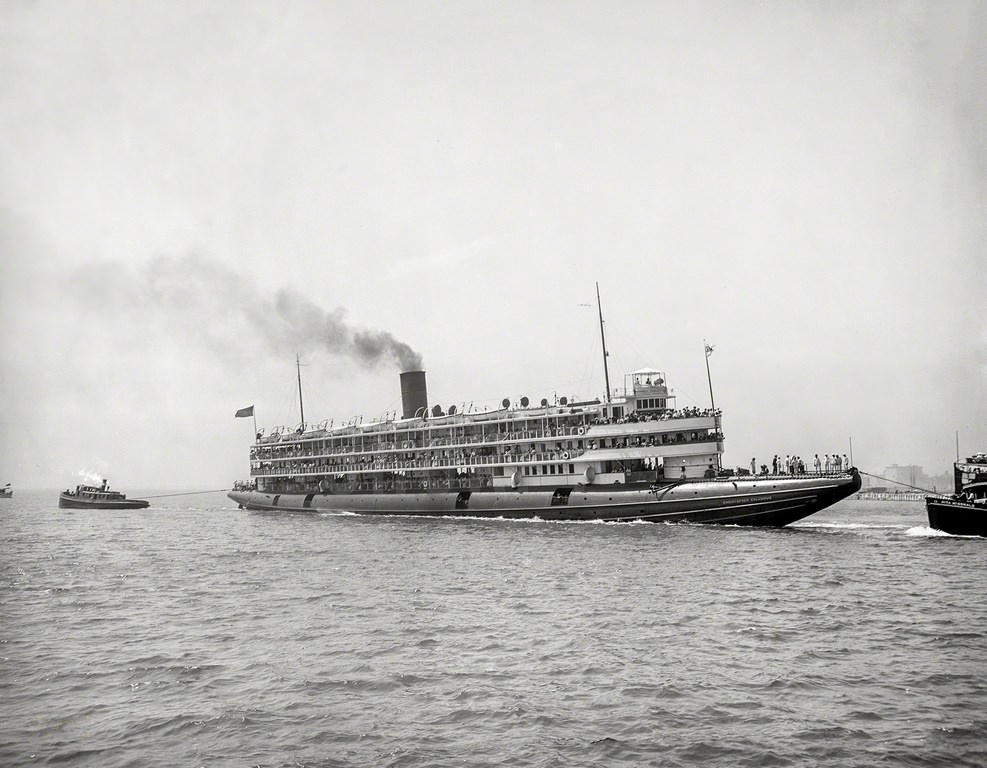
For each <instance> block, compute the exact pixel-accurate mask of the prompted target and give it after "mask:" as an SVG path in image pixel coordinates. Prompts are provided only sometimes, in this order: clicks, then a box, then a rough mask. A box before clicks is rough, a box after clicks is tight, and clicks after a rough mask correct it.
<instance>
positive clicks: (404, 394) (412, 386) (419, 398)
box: [401, 371, 428, 419]
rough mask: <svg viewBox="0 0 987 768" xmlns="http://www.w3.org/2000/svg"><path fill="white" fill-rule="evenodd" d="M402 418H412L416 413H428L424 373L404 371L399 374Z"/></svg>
mask: <svg viewBox="0 0 987 768" xmlns="http://www.w3.org/2000/svg"><path fill="white" fill-rule="evenodd" d="M401 406H402V408H403V409H404V413H403V414H402V418H405V419H411V418H414V416H415V414H416V413H417V412H418V411H423V412H427V411H428V393H427V392H426V391H425V371H405V372H404V373H402V374H401Z"/></svg>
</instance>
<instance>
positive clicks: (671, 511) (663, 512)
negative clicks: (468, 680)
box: [229, 471, 860, 526]
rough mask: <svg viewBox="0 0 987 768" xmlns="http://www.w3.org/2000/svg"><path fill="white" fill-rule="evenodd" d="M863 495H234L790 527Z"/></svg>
mask: <svg viewBox="0 0 987 768" xmlns="http://www.w3.org/2000/svg"><path fill="white" fill-rule="evenodd" d="M858 490H860V476H859V475H858V474H857V472H855V471H854V472H852V473H849V474H845V475H840V476H829V477H793V478H758V479H739V478H738V479H733V480H715V481H690V482H682V483H676V484H673V485H668V486H664V487H661V488H651V487H646V486H645V487H630V486H618V485H613V486H574V487H573V486H568V487H563V488H550V489H546V490H524V491H517V490H478V491H473V492H472V493H471V492H468V491H459V492H457V491H422V492H419V493H394V494H385V493H366V494H336V493H308V494H302V493H283V494H271V493H265V492H262V491H232V492H230V493H229V497H230V498H231V499H233V501H235V502H237V504H239V505H240V506H241V507H244V508H246V509H251V510H283V511H293V512H320V511H321V512H329V511H341V512H352V513H355V514H360V515H379V516H386V515H408V516H420V517H482V518H504V519H538V520H564V521H594V520H596V521H603V522H628V521H644V522H652V523H661V522H668V523H682V522H685V523H704V524H719V525H750V526H783V525H788V524H789V523H793V522H795V521H797V520H801V519H802V518H804V517H808V516H809V515H811V514H813V513H815V512H818V511H819V510H821V509H825V508H826V507H828V506H831V505H832V504H835V503H836V502H838V501H840V500H841V499H845V498H846V497H847V496H849V495H851V494H853V493H855V492H856V491H858Z"/></svg>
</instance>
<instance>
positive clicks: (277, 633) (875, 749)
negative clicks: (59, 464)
mask: <svg viewBox="0 0 987 768" xmlns="http://www.w3.org/2000/svg"><path fill="white" fill-rule="evenodd" d="M133 495H139V494H133ZM56 499H57V494H56V493H49V494H39V493H35V494H30V493H21V494H18V495H17V496H15V497H14V498H13V499H7V500H0V532H2V537H0V538H2V547H3V550H2V559H0V598H2V608H0V611H2V613H0V764H2V765H5V766H28V765H31V766H33V765H55V764H58V765H92V766H101V767H103V766H174V765H203V766H227V765H228V766H245V765H263V766H368V765H374V766H452V765H457V766H462V765H470V766H486V765H489V766H493V765H497V766H560V767H561V766H583V765H585V766H590V765H593V766H595V765H606V766H640V765H662V766H676V765H681V766H692V765H703V766H744V765H749V766H787V765H798V766H802V765H814V766H850V765H889V766H890V765H895V766H898V765H911V766H964V765H969V766H980V765H984V764H987V575H985V571H984V568H983V567H982V566H983V562H984V558H985V554H987V539H985V540H982V539H965V538H957V537H949V536H943V535H937V534H935V533H934V532H932V531H930V530H929V529H928V528H926V527H925V525H926V519H925V509H924V505H923V504H921V503H916V502H886V501H871V502H867V501H858V500H848V501H845V502H843V503H841V504H840V505H838V506H836V507H834V508H831V509H830V510H827V511H824V512H822V513H819V514H817V515H815V516H814V517H812V518H809V519H808V520H807V521H804V522H803V523H799V524H797V525H795V526H791V527H789V528H786V529H771V530H754V529H741V528H721V527H703V526H691V525H648V524H623V525H620V524H599V523H535V522H507V521H496V520H493V521H489V520H488V521H478V520H429V519H366V518H360V517H354V516H348V515H307V514H291V513H257V512H246V511H243V510H239V509H237V508H236V507H235V506H234V505H233V504H232V502H229V501H228V500H227V499H226V498H225V496H223V495H222V494H213V495H205V496H189V497H173V498H163V499H159V500H156V501H155V503H154V506H152V508H150V509H148V510H142V511H130V512H113V511H71V510H59V509H57V506H56Z"/></svg>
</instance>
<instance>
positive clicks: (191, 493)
mask: <svg viewBox="0 0 987 768" xmlns="http://www.w3.org/2000/svg"><path fill="white" fill-rule="evenodd" d="M228 490H230V489H229V488H220V489H218V490H215V491H185V492H184V493H161V494H158V495H157V496H143V497H142V498H145V499H167V498H168V497H169V496H197V495H198V494H200V493H226V492H227V491H228Z"/></svg>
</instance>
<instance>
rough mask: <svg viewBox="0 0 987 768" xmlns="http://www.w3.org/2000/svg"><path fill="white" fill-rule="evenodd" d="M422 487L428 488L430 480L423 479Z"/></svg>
mask: <svg viewBox="0 0 987 768" xmlns="http://www.w3.org/2000/svg"><path fill="white" fill-rule="evenodd" d="M422 488H426V489H427V488H428V480H422Z"/></svg>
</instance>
